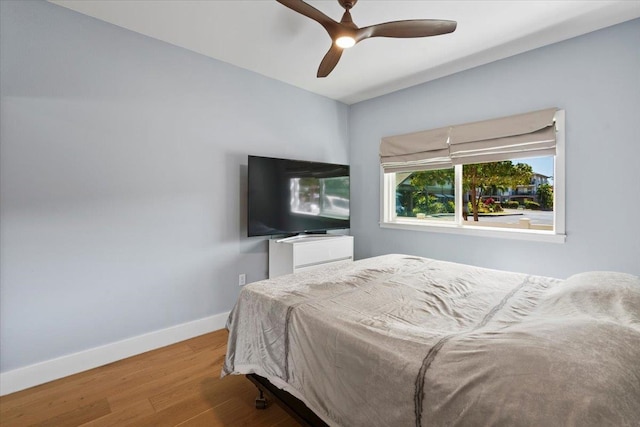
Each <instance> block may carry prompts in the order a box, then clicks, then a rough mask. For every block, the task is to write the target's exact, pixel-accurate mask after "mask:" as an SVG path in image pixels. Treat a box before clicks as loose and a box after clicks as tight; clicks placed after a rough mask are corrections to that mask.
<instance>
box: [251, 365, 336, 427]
mask: <svg viewBox="0 0 640 427" xmlns="http://www.w3.org/2000/svg"><path fill="white" fill-rule="evenodd" d="M246 377H247V379H248V380H249V381H251V382H252V383H253V384H254V385H255V386H256V387H257V388H258V393H259V394H258V397H257V398H256V408H257V409H266V407H267V404H268V400H267V398H266V397H265V395H267V396H269V397H270V398H271V399H272V400H273V401H274V402H276V403H277V404H278V405H279V406H280V407H282V409H284V410H285V411H287V413H288V414H289V415H291V416H292V417H293V418H294V419H295V420H296V421H298V422H299V423H300V424H301V425H302V426H304V427H329V425H328V424H327V423H325V422H324V421H322V420H321V419H320V417H318V416H317V415H316V414H314V413H313V411H312V410H311V409H309V408H308V407H307V406H306V405H305V404H304V403H302V402H301V401H300V400H299V399H297V398H295V397H294V396H292V395H291V394H289V393H287V392H286V391H284V390H281V389H279V388H278V387H276V386H274V385H273V384H271V383H270V382H269V380H267V379H266V378H264V377H261V376H259V375H256V374H248V375H246Z"/></svg>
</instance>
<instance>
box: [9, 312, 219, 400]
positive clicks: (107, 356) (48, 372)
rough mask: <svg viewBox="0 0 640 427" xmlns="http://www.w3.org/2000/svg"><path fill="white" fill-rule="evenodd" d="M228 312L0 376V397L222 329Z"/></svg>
mask: <svg viewBox="0 0 640 427" xmlns="http://www.w3.org/2000/svg"><path fill="white" fill-rule="evenodd" d="M227 317H229V312H226V313H220V314H216V315H214V316H209V317H205V318H204V319H199V320H194V321H192V322H187V323H182V324H180V325H176V326H172V327H169V328H166V329H161V330H159V331H154V332H150V333H148V334H143V335H138V336H137V337H133V338H127V339H125V340H122V341H117V342H114V343H111V344H106V345H103V346H100V347H94V348H90V349H88V350H84V351H80V352H78V353H73V354H69V355H66V356H62V357H58V358H55V359H51V360H46V361H44V362H40V363H36V364H33V365H29V366H25V367H23V368H18V369H14V370H12V371H8V372H3V373H0V396H4V395H5V394H9V393H13V392H16V391H20V390H24V389H26V388H29V387H33V386H36V385H39V384H44V383H46V382H49V381H53V380H57V379H59V378H63V377H66V376H69V375H72V374H77V373H78V372H82V371H86V370H88V369H93V368H97V367H98V366H102V365H106V364H108V363H112V362H115V361H117V360H121V359H126V358H127V357H131V356H135V355H136V354H140V353H144V352H146V351H149V350H154V349H156V348H160V347H164V346H166V345H170V344H175V343H177V342H180V341H184V340H186V339H189V338H193V337H197V336H198V335H203V334H206V333H209V332H212V331H216V330H218V329H222V328H224V327H225V324H226V321H227Z"/></svg>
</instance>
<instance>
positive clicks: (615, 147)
mask: <svg viewBox="0 0 640 427" xmlns="http://www.w3.org/2000/svg"><path fill="white" fill-rule="evenodd" d="M638 46H640V20H635V21H630V22H627V23H624V24H620V25H617V26H614V27H610V28H607V29H604V30H601V31H597V32H594V33H590V34H587V35H584V36H581V37H578V38H574V39H571V40H567V41H564V42H561V43H557V44H555V45H551V46H547V47H544V48H541V49H537V50H534V51H531V52H527V53H524V54H521V55H518V56H515V57H511V58H508V59H504V60H501V61H498V62H494V63H491V64H488V65H484V66H481V67H478V68H475V69H472V70H468V71H465V72H461V73H458V74H455V75H452V76H449V77H446V78H442V79H439V80H436V81H433V82H429V83H426V84H423V85H420V86H416V87H412V88H410V89H407V90H403V91H399V92H395V93H392V94H390V95H387V96H383V97H379V98H376V99H373V100H369V101H365V102H361V103H359V104H356V105H353V106H351V108H350V111H349V114H350V116H349V127H350V130H349V132H350V137H349V140H350V150H351V154H350V158H351V170H352V194H353V195H352V199H353V206H354V207H353V218H352V229H351V234H352V235H354V236H355V245H356V257H357V258H365V257H369V256H373V255H379V254H385V253H394V252H395V253H409V254H415V255H422V256H427V257H433V258H439V259H444V260H450V261H459V262H465V263H469V264H473V265H479V266H486V267H491V268H499V269H506V270H515V271H522V272H528V273H535V274H542V275H550V276H556V277H567V276H569V275H571V274H573V273H576V272H579V271H584V270H619V271H625V272H631V273H635V274H639V273H640V225H639V224H640V220H639V215H640V194H639V193H638V191H639V188H640V177H639V176H640V175H639V173H638V170H639V159H640V49H639V48H638ZM554 106H557V107H560V108H563V109H565V110H566V129H567V130H566V176H567V180H566V190H567V198H566V201H567V203H566V229H567V242H566V243H565V244H557V243H537V242H525V241H516V240H502V239H492V238H480V237H470V236H461V235H451V234H438V233H428V232H415V231H401V230H392V229H381V228H380V227H379V226H378V220H379V212H380V209H379V199H380V183H379V182H380V181H379V166H378V146H379V143H380V138H381V137H383V136H387V135H397V134H402V133H407V132H413V131H418V130H425V129H431V128H437V127H441V126H446V125H451V124H457V123H465V122H470V121H476V120H483V119H489V118H493V117H500V116H506V115H512V114H516V113H523V112H527V111H534V110H538V109H542V108H546V107H554Z"/></svg>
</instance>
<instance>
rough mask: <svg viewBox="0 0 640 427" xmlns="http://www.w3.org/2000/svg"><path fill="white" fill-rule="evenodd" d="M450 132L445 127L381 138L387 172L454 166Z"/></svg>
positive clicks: (381, 150) (382, 163)
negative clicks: (450, 153) (451, 155)
mask: <svg viewBox="0 0 640 427" xmlns="http://www.w3.org/2000/svg"><path fill="white" fill-rule="evenodd" d="M449 130H450V129H449V128H448V127H445V128H438V129H432V130H427V131H422V132H415V133H409V134H405V135H396V136H389V137H385V138H382V141H381V142H380V163H381V165H382V167H383V169H384V171H385V173H389V172H402V171H417V170H426V169H443V168H450V167H452V166H453V165H452V163H451V158H450V156H449V143H448V139H449Z"/></svg>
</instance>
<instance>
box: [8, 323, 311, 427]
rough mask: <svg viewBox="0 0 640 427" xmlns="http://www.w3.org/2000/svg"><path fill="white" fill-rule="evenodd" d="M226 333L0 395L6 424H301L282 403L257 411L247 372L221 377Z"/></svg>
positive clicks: (98, 426) (86, 426)
mask: <svg viewBox="0 0 640 427" xmlns="http://www.w3.org/2000/svg"><path fill="white" fill-rule="evenodd" d="M227 336H228V335H227V331H226V330H220V331H215V332H212V333H209V334H205V335H202V336H200V337H196V338H193V339H191V340H187V341H183V342H181V343H177V344H173V345H170V346H167V347H164V348H161V349H158V350H153V351H150V352H147V353H144V354H140V355H137V356H134V357H131V358H128V359H125V360H121V361H118V362H114V363H111V364H109V365H105V366H101V367H99V368H96V369H92V370H90V371H86V372H82V373H79V374H76V375H72V376H70V377H66V378H62V379H60V380H57V381H53V382H50V383H47V384H43V385H40V386H37V387H32V388H30V389H28V390H23V391H20V392H17V393H13V394H10V395H7V396H2V397H0V425H2V427H23V426H31V425H38V426H60V427H67V426H69V427H75V426H83V427H103V426H104V427H106V426H136V427H137V426H153V427H159V426H169V427H175V426H181V427H198V426H207V427H212V426H234V427H236V426H252V427H272V426H279V427H295V426H298V423H296V422H295V421H294V420H293V419H292V418H291V417H290V416H289V415H288V414H287V413H286V412H285V411H283V410H282V409H281V408H280V407H278V406H277V405H275V404H271V405H269V407H268V408H267V409H266V410H257V409H255V404H254V402H255V398H256V396H257V390H256V388H255V387H254V385H253V384H251V383H250V382H249V381H248V380H247V379H246V378H244V377H243V376H227V377H225V378H223V379H220V369H221V368H222V363H223V361H224V355H225V352H226V342H227Z"/></svg>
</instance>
